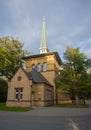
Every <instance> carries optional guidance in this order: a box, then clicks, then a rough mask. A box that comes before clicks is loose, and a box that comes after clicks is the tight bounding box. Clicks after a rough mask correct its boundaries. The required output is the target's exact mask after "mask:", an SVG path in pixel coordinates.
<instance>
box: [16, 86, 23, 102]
mask: <svg viewBox="0 0 91 130" xmlns="http://www.w3.org/2000/svg"><path fill="white" fill-rule="evenodd" d="M22 98H23V88H15V99H16V100H17V101H20V100H22Z"/></svg>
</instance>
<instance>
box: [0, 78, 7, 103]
mask: <svg viewBox="0 0 91 130" xmlns="http://www.w3.org/2000/svg"><path fill="white" fill-rule="evenodd" d="M7 89H8V83H7V81H6V80H4V79H1V78H0V102H6V99H7Z"/></svg>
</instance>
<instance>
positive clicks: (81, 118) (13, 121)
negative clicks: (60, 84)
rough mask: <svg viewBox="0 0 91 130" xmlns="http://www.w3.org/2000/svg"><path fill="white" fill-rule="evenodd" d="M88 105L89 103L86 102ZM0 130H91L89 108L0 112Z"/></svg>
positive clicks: (45, 108)
mask: <svg viewBox="0 0 91 130" xmlns="http://www.w3.org/2000/svg"><path fill="white" fill-rule="evenodd" d="M88 103H89V104H90V103H91V101H88ZM0 129H1V130H91V107H90V108H52V107H37V108H35V109H34V110H32V111H29V112H21V113H20V112H1V111H0Z"/></svg>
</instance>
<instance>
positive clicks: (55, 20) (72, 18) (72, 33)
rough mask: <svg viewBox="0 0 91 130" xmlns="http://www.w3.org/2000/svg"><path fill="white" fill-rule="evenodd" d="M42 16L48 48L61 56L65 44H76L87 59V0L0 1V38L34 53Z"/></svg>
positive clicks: (90, 10) (90, 32)
mask: <svg viewBox="0 0 91 130" xmlns="http://www.w3.org/2000/svg"><path fill="white" fill-rule="evenodd" d="M43 16H45V18H46V32H47V41H48V47H49V50H50V51H57V52H58V53H59V55H60V56H61V57H62V56H63V52H64V51H65V50H66V46H70V47H74V48H76V47H80V49H81V51H82V52H84V53H85V54H86V55H87V56H88V57H89V58H91V0H0V37H3V36H7V35H8V36H13V37H14V38H15V39H16V38H18V39H19V41H21V42H22V43H24V48H26V49H28V50H29V51H31V52H32V53H33V54H38V53H39V47H40V40H41V31H42V19H43Z"/></svg>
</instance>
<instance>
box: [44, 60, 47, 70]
mask: <svg viewBox="0 0 91 130" xmlns="http://www.w3.org/2000/svg"><path fill="white" fill-rule="evenodd" d="M43 71H47V63H46V62H44V63H43Z"/></svg>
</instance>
